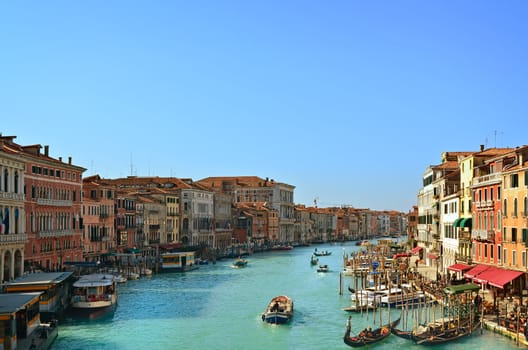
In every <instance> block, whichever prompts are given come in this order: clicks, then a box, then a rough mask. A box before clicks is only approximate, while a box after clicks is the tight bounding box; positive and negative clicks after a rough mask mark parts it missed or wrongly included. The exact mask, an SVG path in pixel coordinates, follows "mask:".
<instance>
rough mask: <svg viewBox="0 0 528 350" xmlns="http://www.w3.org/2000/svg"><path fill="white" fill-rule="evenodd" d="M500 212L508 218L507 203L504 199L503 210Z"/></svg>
mask: <svg viewBox="0 0 528 350" xmlns="http://www.w3.org/2000/svg"><path fill="white" fill-rule="evenodd" d="M502 212H503V213H504V216H508V201H507V200H506V198H504V208H502Z"/></svg>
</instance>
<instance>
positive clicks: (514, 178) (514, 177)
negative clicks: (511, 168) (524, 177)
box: [510, 174, 519, 188]
mask: <svg viewBox="0 0 528 350" xmlns="http://www.w3.org/2000/svg"><path fill="white" fill-rule="evenodd" d="M510 187H512V188H515V187H519V175H518V174H511V175H510Z"/></svg>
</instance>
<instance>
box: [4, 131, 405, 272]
mask: <svg viewBox="0 0 528 350" xmlns="http://www.w3.org/2000/svg"><path fill="white" fill-rule="evenodd" d="M14 140H15V136H2V135H0V254H1V256H0V280H1V281H6V280H12V279H14V278H16V277H19V276H21V275H22V274H23V273H24V272H25V271H29V270H36V269H41V270H45V271H57V270H62V269H64V267H65V265H66V264H68V263H75V262H84V261H92V262H95V261H103V260H105V259H109V258H114V257H120V256H125V257H126V256H128V255H127V254H138V253H141V254H142V255H145V256H152V255H154V254H157V253H158V252H159V250H163V249H173V248H185V247H192V248H195V249H200V250H202V251H204V252H205V254H212V255H222V254H224V253H225V252H227V251H230V250H231V249H232V248H233V247H235V246H236V247H243V248H244V249H247V250H251V249H263V248H266V247H271V246H273V245H275V244H282V243H295V242H296V243H310V242H327V241H335V240H350V239H370V238H374V237H383V236H399V235H401V234H405V233H406V231H407V215H405V214H403V213H399V212H393V211H373V210H370V209H357V208H352V207H342V208H317V207H316V206H314V207H305V206H304V205H298V204H295V203H294V190H295V186H293V185H290V184H286V183H282V182H278V181H275V180H273V179H269V178H265V179H264V178H260V177H258V176H235V177H233V176H230V177H208V178H205V179H201V180H197V181H193V180H192V179H187V178H174V177H166V178H163V177H157V176H152V177H137V176H130V177H126V178H118V179H104V178H101V177H100V176H99V175H93V176H89V177H85V178H83V173H84V172H85V171H86V169H85V168H83V167H81V166H78V165H75V164H73V163H72V158H71V157H68V160H67V161H66V162H64V161H63V160H62V158H61V157H59V158H58V159H55V158H52V157H50V156H49V147H48V146H44V147H42V146H41V145H30V146H23V145H19V144H17V143H15V142H14Z"/></svg>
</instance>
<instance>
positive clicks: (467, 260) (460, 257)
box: [455, 254, 473, 265]
mask: <svg viewBox="0 0 528 350" xmlns="http://www.w3.org/2000/svg"><path fill="white" fill-rule="evenodd" d="M455 260H456V261H457V262H463V263H466V264H468V265H471V264H472V263H473V259H472V258H471V257H470V256H465V255H461V254H455Z"/></svg>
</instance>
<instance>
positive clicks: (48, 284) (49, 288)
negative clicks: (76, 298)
mask: <svg viewBox="0 0 528 350" xmlns="http://www.w3.org/2000/svg"><path fill="white" fill-rule="evenodd" d="M74 280H75V278H74V276H73V272H39V273H30V274H26V275H23V276H21V277H19V278H17V279H15V280H14V281H12V282H8V283H6V284H5V285H4V292H5V293H27V292H39V293H40V298H39V299H40V300H39V305H40V306H39V312H40V318H41V319H42V320H43V321H44V322H48V321H50V320H52V319H60V318H61V317H60V316H61V314H62V313H63V312H64V311H65V310H66V309H67V308H68V305H69V301H70V300H69V298H70V294H71V289H72V284H73V282H74Z"/></svg>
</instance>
